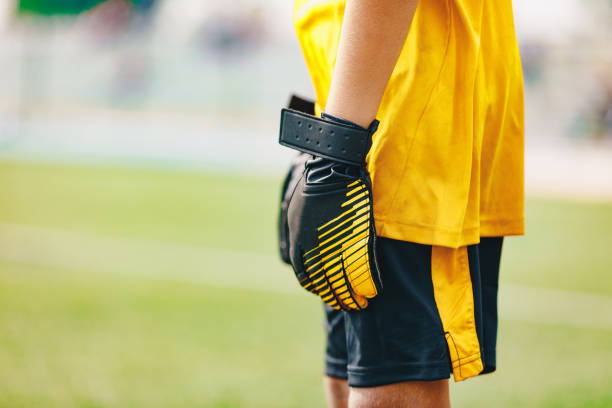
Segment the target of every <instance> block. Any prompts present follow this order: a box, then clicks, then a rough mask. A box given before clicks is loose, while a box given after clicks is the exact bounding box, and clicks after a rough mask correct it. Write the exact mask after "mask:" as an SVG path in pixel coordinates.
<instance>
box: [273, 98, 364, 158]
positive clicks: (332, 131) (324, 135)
mask: <svg viewBox="0 0 612 408" xmlns="http://www.w3.org/2000/svg"><path fill="white" fill-rule="evenodd" d="M372 133H373V132H372V130H370V129H363V128H357V127H355V126H351V125H345V124H341V123H335V122H331V121H329V120H325V119H321V118H318V117H316V116H312V115H307V114H304V113H301V112H297V111H294V110H290V109H283V110H281V123H280V135H279V140H278V142H279V143H280V144H281V145H283V146H287V147H290V148H292V149H296V150H299V151H301V152H304V153H310V154H313V155H315V156H319V157H324V158H326V159H330V160H334V161H337V162H341V163H345V164H349V165H353V166H363V165H364V164H365V158H366V154H367V153H368V150H370V146H371V144H372Z"/></svg>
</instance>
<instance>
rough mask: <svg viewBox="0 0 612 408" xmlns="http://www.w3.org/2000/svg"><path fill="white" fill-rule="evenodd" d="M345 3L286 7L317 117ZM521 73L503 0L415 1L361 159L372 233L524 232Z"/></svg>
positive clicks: (433, 240)
mask: <svg viewBox="0 0 612 408" xmlns="http://www.w3.org/2000/svg"><path fill="white" fill-rule="evenodd" d="M344 5H345V1H344V0H296V2H295V8H294V23H295V27H296V31H297V37H298V41H299V43H300V46H301V48H302V51H303V54H304V57H305V59H306V64H307V66H308V70H309V72H310V75H311V78H312V81H313V84H314V88H315V92H316V99H317V103H316V110H317V112H320V111H321V110H324V109H325V104H326V100H327V94H328V91H329V86H330V82H331V76H332V71H333V67H334V63H335V59H336V51H337V48H338V40H339V37H340V29H341V25H342V18H343V15H344ZM523 109H524V107H523V77H522V70H521V62H520V56H519V50H518V45H517V41H516V36H515V32H514V21H513V13H512V2H511V0H497V1H485V0H469V1H468V0H446V1H442V0H421V1H420V2H419V5H418V7H417V10H416V13H415V16H414V19H413V22H412V25H411V27H410V32H409V34H408V36H407V38H406V41H405V43H404V46H403V49H402V51H401V54H400V56H399V59H398V61H397V64H396V66H395V69H394V71H393V73H392V75H391V78H390V80H389V82H388V84H387V87H386V90H385V93H384V95H383V98H382V101H381V104H380V106H379V109H378V113H377V118H378V119H379V120H380V123H381V125H380V127H379V130H378V131H377V132H376V134H375V135H374V139H373V144H372V148H371V149H370V152H369V154H368V170H369V172H370V175H371V177H372V188H373V204H374V218H375V225H376V231H377V234H378V235H380V236H383V237H387V238H392V239H397V240H402V241H412V242H417V243H422V244H429V245H438V246H446V247H453V248H458V247H461V246H465V245H471V244H475V243H478V242H479V241H480V237H481V236H503V235H520V234H523V232H524V188H523V184H524V181H523V180H524V175H523V156H524V153H523V149H524V141H523V140H524V136H523V134H524V125H523Z"/></svg>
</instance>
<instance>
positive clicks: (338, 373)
mask: <svg viewBox="0 0 612 408" xmlns="http://www.w3.org/2000/svg"><path fill="white" fill-rule="evenodd" d="M346 364H347V363H346V361H345V362H344V363H343V362H341V361H331V360H330V359H326V360H325V375H326V376H328V377H333V378H340V379H342V380H346V379H347V378H348V375H347V372H346Z"/></svg>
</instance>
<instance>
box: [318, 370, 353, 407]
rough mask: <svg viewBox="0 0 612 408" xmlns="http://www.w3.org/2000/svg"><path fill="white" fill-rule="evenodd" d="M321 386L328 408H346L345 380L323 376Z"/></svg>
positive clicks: (347, 388)
mask: <svg viewBox="0 0 612 408" xmlns="http://www.w3.org/2000/svg"><path fill="white" fill-rule="evenodd" d="M323 384H324V387H325V397H326V399H327V406H328V407H329V408H348V398H349V387H348V382H347V380H346V379H343V378H334V377H330V376H325V379H324V380H323Z"/></svg>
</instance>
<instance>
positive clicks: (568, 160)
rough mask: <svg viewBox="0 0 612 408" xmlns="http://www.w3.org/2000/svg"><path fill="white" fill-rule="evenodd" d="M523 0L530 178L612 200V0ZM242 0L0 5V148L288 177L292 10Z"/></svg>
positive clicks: (300, 69)
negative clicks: (282, 117) (228, 2)
mask: <svg viewBox="0 0 612 408" xmlns="http://www.w3.org/2000/svg"><path fill="white" fill-rule="evenodd" d="M514 3H515V13H516V20H517V33H518V36H519V41H520V43H521V49H522V54H523V63H524V70H525V78H526V108H527V109H526V110H527V112H526V122H527V123H526V128H527V135H526V140H527V154H526V166H527V180H526V181H527V189H528V191H529V192H530V193H532V194H544V193H546V194H554V195H563V196H565V195H571V196H576V195H581V196H582V195H585V194H586V196H587V197H594V198H600V197H605V198H611V197H612V48H611V47H610V46H609V44H610V43H611V42H612V4H611V3H610V1H607V0H594V1H590V2H582V1H578V0H562V1H557V2H554V3H552V2H551V1H541V2H535V3H534V2H528V1H527V0H520V1H515V2H514ZM236 4H237V6H234V7H231V8H227V7H224V6H223V4H222V3H213V2H202V1H199V0H173V1H169V0H157V1H154V0H148V1H144V0H140V1H136V0H134V1H124V0H109V1H102V0H87V1H84V0H65V1H61V2H58V1H54V0H19V1H17V0H8V1H5V2H3V4H2V8H1V9H0V30H1V32H2V35H1V36H0V65H1V66H2V73H1V75H0V157H28V158H36V159H41V160H76V161H91V160H100V161H103V162H106V161H111V162H121V163H127V164H137V165H140V164H146V165H172V166H188V167H202V168H215V169H216V168H223V169H228V170H232V171H247V170H248V171H258V172H265V173H275V174H278V172H279V171H280V170H282V169H283V168H284V166H285V164H286V162H287V160H288V156H290V153H289V152H286V151H284V149H281V148H279V147H278V146H277V144H276V142H275V141H276V132H277V119H278V118H277V117H278V110H279V107H280V106H282V105H283V104H284V103H285V100H286V98H287V96H288V94H289V93H290V92H292V91H295V92H298V93H300V94H303V95H306V96H312V93H313V91H312V88H311V85H310V82H309V79H308V75H307V71H306V68H305V66H304V63H303V61H302V57H301V55H300V51H299V47H298V45H297V42H296V40H295V37H294V35H293V28H292V25H291V7H292V5H291V2H287V1H281V0H275V1H266V2H264V1H261V0H260V1H257V0H243V1H240V2H237V3H236ZM553 4H554V6H552V5H553Z"/></svg>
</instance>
